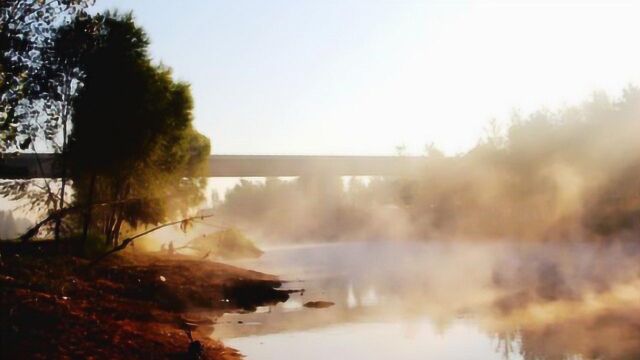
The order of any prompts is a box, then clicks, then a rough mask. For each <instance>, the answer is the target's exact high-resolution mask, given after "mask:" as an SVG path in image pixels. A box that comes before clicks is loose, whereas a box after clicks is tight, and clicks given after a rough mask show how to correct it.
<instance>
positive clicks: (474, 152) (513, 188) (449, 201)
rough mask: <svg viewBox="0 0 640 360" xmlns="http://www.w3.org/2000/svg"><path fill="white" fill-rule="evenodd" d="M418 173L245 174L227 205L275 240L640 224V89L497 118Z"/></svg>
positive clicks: (565, 234) (601, 230) (608, 232)
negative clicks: (345, 178)
mask: <svg viewBox="0 0 640 360" xmlns="http://www.w3.org/2000/svg"><path fill="white" fill-rule="evenodd" d="M425 157H426V165H425V167H424V168H423V169H421V170H420V171H419V173H418V175H416V176H413V177H406V178H373V179H371V180H370V181H369V183H368V184H366V183H365V182H363V181H362V180H360V179H352V180H350V181H349V183H347V184H346V186H343V184H342V181H341V180H340V178H337V177H335V178H324V179H323V178H315V179H309V178H298V179H295V180H278V179H268V180H267V181H266V182H265V183H263V184H260V183H252V182H249V181H243V182H241V183H240V184H239V185H238V186H236V187H235V188H233V189H231V190H230V191H229V192H228V193H227V194H226V197H225V201H224V202H222V203H221V204H220V205H219V206H218V210H219V212H220V214H221V216H224V217H226V218H229V219H231V221H232V222H234V223H238V224H240V225H241V226H242V227H243V228H244V229H251V230H252V231H253V232H255V233H258V234H261V235H264V236H266V237H269V238H272V239H274V240H276V241H277V240H293V241H318V240H329V241H330V240H340V239H353V238H358V239H363V238H412V239H425V238H432V239H447V238H449V239H461V238H462V239H469V238H473V239H510V240H516V241H528V240H533V241H536V240H563V239H611V238H625V237H633V236H637V234H638V231H639V230H640V89H639V88H637V87H634V86H629V87H627V88H626V89H625V90H624V91H623V93H622V95H621V96H620V97H619V98H612V97H610V96H607V95H606V94H604V93H595V94H594V95H593V96H592V97H591V98H590V99H588V100H586V101H584V102H583V103H581V104H578V105H575V106H570V107H565V108H560V109H558V110H555V111H551V110H547V109H542V110H539V111H537V112H534V113H532V114H530V115H528V116H523V115H520V114H517V113H514V114H513V116H512V118H511V119H510V121H509V122H508V125H507V126H503V127H501V126H500V125H499V124H498V123H497V122H495V121H494V122H491V123H490V124H489V126H488V127H487V133H486V135H485V136H484V137H483V138H482V139H480V140H479V141H478V143H477V145H476V146H474V147H473V148H472V149H471V150H469V151H467V152H465V153H461V154H458V155H451V156H447V155H445V154H443V153H442V152H441V151H439V150H438V149H437V148H436V147H433V146H428V147H427V149H426V153H425Z"/></svg>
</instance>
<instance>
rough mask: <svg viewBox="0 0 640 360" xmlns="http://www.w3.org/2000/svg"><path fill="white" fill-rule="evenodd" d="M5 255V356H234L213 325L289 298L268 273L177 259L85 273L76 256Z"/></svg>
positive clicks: (1, 297) (131, 261) (129, 261)
mask: <svg viewBox="0 0 640 360" xmlns="http://www.w3.org/2000/svg"><path fill="white" fill-rule="evenodd" d="M3 255H4V257H3V258H2V265H0V317H1V330H2V344H1V347H0V348H1V355H2V356H1V357H2V358H4V359H16V358H94V359H116V358H128V359H132V358H136V359H138V358H153V359H189V358H198V356H202V357H201V358H205V359H225V360H233V359H240V358H242V356H241V355H240V354H239V353H238V352H237V351H235V350H233V349H230V348H227V347H225V346H224V345H223V344H222V343H221V342H219V341H216V340H214V339H211V338H210V334H211V332H212V329H213V323H214V321H215V319H216V318H217V317H218V316H220V315H221V314H222V313H224V312H231V311H243V310H252V309H254V308H255V307H256V306H259V305H266V304H273V303H277V302H280V301H285V300H286V299H287V298H288V293H287V292H285V291H279V290H277V289H276V288H277V287H279V286H280V285H281V282H280V281H279V280H278V279H277V278H276V277H274V276H271V275H267V274H262V273H258V272H254V271H249V270H244V269H240V268H237V267H233V266H229V265H224V264H220V263H214V262H210V261H204V260H197V259H193V258H188V257H182V256H180V257H171V258H169V257H163V256H157V255H141V254H132V253H130V254H126V255H122V256H114V257H113V258H109V259H106V260H105V261H104V262H102V263H99V264H97V265H96V266H94V267H91V268H89V267H88V266H87V265H88V261H86V260H83V259H80V258H77V257H57V256H42V255H28V256H26V255H15V254H14V255H6V254H3ZM190 336H191V337H192V339H190Z"/></svg>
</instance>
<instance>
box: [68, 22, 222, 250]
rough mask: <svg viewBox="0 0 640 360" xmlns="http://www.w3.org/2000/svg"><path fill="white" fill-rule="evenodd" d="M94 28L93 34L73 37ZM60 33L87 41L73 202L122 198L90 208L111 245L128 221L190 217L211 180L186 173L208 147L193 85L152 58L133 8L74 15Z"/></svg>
mask: <svg viewBox="0 0 640 360" xmlns="http://www.w3.org/2000/svg"><path fill="white" fill-rule="evenodd" d="M95 26H99V27H100V28H99V30H98V31H95V32H93V31H92V32H89V33H95V34H96V35H95V36H94V37H92V38H89V39H85V40H82V41H80V42H77V41H74V40H73V39H77V38H82V37H83V36H84V34H86V33H87V31H86V29H93V28H94V27H95ZM60 38H61V39H72V41H69V42H68V43H71V44H74V43H80V44H83V46H82V48H81V49H79V51H78V53H79V55H78V59H79V64H80V68H81V69H82V71H83V73H84V74H85V76H84V81H83V83H84V86H83V87H82V89H81V90H80V92H79V94H78V96H77V98H76V99H75V101H74V102H73V110H74V116H73V130H72V133H71V136H70V144H69V161H70V164H71V177H72V179H73V184H74V190H75V194H76V196H75V202H76V203H77V204H79V205H83V204H86V205H87V206H88V207H90V204H94V203H111V204H116V205H115V206H106V207H103V208H99V209H95V210H91V211H92V212H93V216H92V217H93V219H94V221H93V223H92V228H93V229H95V231H102V232H103V234H104V235H105V236H106V238H107V241H108V242H110V243H113V242H117V239H118V236H119V233H120V231H121V229H122V226H123V225H125V226H127V227H129V228H135V227H138V226H144V225H149V224H157V223H160V222H165V221H166V220H167V219H169V218H170V217H172V216H175V215H178V214H181V215H184V214H185V213H186V211H187V210H188V209H189V206H191V205H193V204H194V203H196V202H197V201H200V200H201V198H202V195H201V191H200V190H201V189H202V188H203V187H204V186H205V182H204V180H203V179H201V178H197V177H192V178H189V177H187V176H197V175H199V174H200V172H201V171H202V167H203V165H204V164H205V160H206V158H207V156H208V155H209V153H210V145H209V141H208V139H207V138H206V137H204V136H203V135H201V134H199V133H198V132H197V131H196V130H195V129H194V128H193V125H192V108H193V100H192V98H191V94H190V89H189V85H188V84H185V83H182V82H176V81H174V80H173V78H172V74H171V71H170V70H169V69H168V68H166V67H164V66H157V65H153V64H152V63H151V60H150V58H149V55H148V52H147V47H148V44H149V41H148V38H147V36H146V34H145V33H144V31H143V30H142V29H141V28H139V27H138V26H136V24H135V23H134V20H133V17H132V16H131V15H130V14H126V15H119V14H117V13H115V14H112V13H106V14H104V15H97V16H96V17H94V18H90V19H86V20H81V19H79V20H76V22H74V23H72V24H70V25H69V26H67V27H66V28H64V29H63V30H62V31H61V36H60ZM67 51H71V52H72V51H73V49H70V50H67Z"/></svg>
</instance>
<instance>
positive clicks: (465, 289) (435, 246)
mask: <svg viewBox="0 0 640 360" xmlns="http://www.w3.org/2000/svg"><path fill="white" fill-rule="evenodd" d="M639 260H640V249H639V248H638V246H637V245H636V244H632V243H618V244H610V245H602V244H589V243H584V242H580V243H560V244H558V243H543V244H541V243H527V244H514V243H510V242H486V243H473V242H455V243H452V242H442V241H432V242H428V243H424V242H397V241H374V242H370V241H367V242H347V243H337V244H319V245H306V246H293V247H281V248H275V249H272V250H267V252H266V254H265V255H264V257H263V258H262V259H259V260H252V261H244V262H238V263H235V264H237V265H241V266H245V267H249V268H252V269H255V270H259V271H267V272H271V273H277V274H282V276H283V278H285V279H290V280H292V281H291V282H288V283H287V284H286V285H285V288H292V289H295V288H304V289H305V292H304V294H303V295H299V294H298V295H297V294H293V295H292V298H291V299H290V300H289V301H288V302H286V303H284V304H281V305H277V306H274V307H270V308H263V309H259V311H258V312H256V313H252V314H240V315H239V314H227V315H225V316H224V317H223V318H222V319H220V321H219V324H218V325H217V326H216V330H215V331H214V336H220V337H222V338H225V339H228V340H227V343H229V344H231V345H232V346H236V347H238V348H239V349H240V350H241V351H242V352H243V353H245V354H247V355H249V358H251V359H275V358H277V357H276V354H280V356H282V354H284V353H286V354H289V355H291V356H293V357H292V358H295V357H296V356H303V355H304V358H308V359H323V358H327V357H328V356H329V355H330V354H331V353H332V351H334V352H333V353H334V354H335V350H336V349H337V347H340V348H342V346H343V345H344V346H345V347H346V348H345V349H346V350H345V351H346V352H345V354H349V355H350V357H347V358H355V359H365V358H366V359H383V358H389V356H391V357H395V358H398V359H423V358H425V357H427V358H438V359H493V358H495V359H501V358H509V359H570V358H572V357H571V356H578V357H577V358H584V359H600V358H602V359H635V358H637V357H638V356H640V304H639V303H638V299H640V261H639ZM315 300H324V301H331V302H334V303H335V305H334V306H332V307H330V308H327V309H309V308H305V307H303V304H304V303H305V302H307V301H315ZM340 344H343V345H340ZM394 354H395V355H394Z"/></svg>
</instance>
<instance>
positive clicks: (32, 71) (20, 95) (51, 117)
mask: <svg viewBox="0 0 640 360" xmlns="http://www.w3.org/2000/svg"><path fill="white" fill-rule="evenodd" d="M92 3H93V1H91V0H49V1H42V0H35V1H34V0H3V1H2V2H0V80H1V81H0V153H2V154H3V156H5V155H6V154H7V153H10V152H19V151H28V152H35V153H38V152H40V151H46V152H52V151H53V152H58V153H63V154H64V152H65V149H66V141H67V135H68V125H69V119H70V116H71V99H72V98H73V96H74V95H75V93H76V92H77V89H78V88H79V86H80V85H81V77H82V74H81V72H80V71H79V68H78V67H77V66H76V65H75V64H74V63H73V61H72V59H69V58H62V57H61V56H60V54H59V53H58V52H57V51H56V50H55V43H56V39H57V36H58V28H59V27H60V26H61V25H64V24H67V23H70V22H71V21H72V19H74V18H78V17H86V14H85V12H84V10H85V9H86V8H87V7H88V6H89V5H91V4H92ZM63 159H64V156H63ZM62 169H63V174H64V171H65V170H66V164H62ZM65 185H66V177H65V176H63V178H62V181H61V183H60V185H59V186H58V184H51V183H50V182H49V181H46V180H44V181H26V180H23V181H20V180H18V181H10V182H7V181H5V182H2V183H0V194H2V195H3V196H5V197H7V198H9V199H12V200H26V201H24V202H25V205H26V206H28V207H30V209H31V210H41V211H43V210H44V211H56V210H59V209H61V208H63V207H64V206H65V191H64V188H65ZM60 226H61V223H60V220H59V219H58V221H56V226H55V234H56V238H57V237H58V236H59V232H60Z"/></svg>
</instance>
